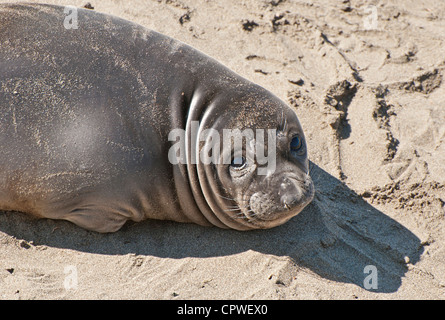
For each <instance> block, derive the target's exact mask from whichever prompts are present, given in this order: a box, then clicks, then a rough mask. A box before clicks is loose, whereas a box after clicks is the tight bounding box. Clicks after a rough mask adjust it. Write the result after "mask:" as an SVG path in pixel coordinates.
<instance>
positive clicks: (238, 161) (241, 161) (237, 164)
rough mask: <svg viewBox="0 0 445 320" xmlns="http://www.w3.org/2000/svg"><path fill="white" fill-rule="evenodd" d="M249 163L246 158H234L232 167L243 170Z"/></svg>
mask: <svg viewBox="0 0 445 320" xmlns="http://www.w3.org/2000/svg"><path fill="white" fill-rule="evenodd" d="M246 165H247V161H246V158H244V157H234V158H233V159H232V162H231V163H230V166H231V167H232V168H233V169H235V170H242V169H244V168H245V167H246Z"/></svg>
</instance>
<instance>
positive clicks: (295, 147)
mask: <svg viewBox="0 0 445 320" xmlns="http://www.w3.org/2000/svg"><path fill="white" fill-rule="evenodd" d="M302 147H303V141H302V140H301V138H300V137H299V136H295V137H293V138H292V141H291V142H290V151H293V152H298V151H300V150H301V148H302Z"/></svg>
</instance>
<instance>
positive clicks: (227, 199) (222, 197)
mask: <svg viewBox="0 0 445 320" xmlns="http://www.w3.org/2000/svg"><path fill="white" fill-rule="evenodd" d="M215 194H216V195H217V196H219V197H221V198H223V199H226V200H231V201H236V200H235V199H233V198H228V197H224V196H222V195H220V194H218V193H215Z"/></svg>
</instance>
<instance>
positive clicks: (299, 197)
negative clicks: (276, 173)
mask: <svg viewBox="0 0 445 320" xmlns="http://www.w3.org/2000/svg"><path fill="white" fill-rule="evenodd" d="M313 194H314V188H313V183H312V180H311V178H310V177H309V176H306V177H305V178H304V179H297V178H293V177H286V178H284V179H283V182H282V183H281V185H280V190H279V191H278V195H279V196H280V202H281V205H282V206H283V207H284V208H285V209H286V210H288V211H292V210H298V211H301V209H303V207H304V206H305V205H306V204H307V203H309V202H310V201H311V200H312V198H313Z"/></svg>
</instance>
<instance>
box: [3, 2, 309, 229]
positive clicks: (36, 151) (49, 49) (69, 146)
mask: <svg viewBox="0 0 445 320" xmlns="http://www.w3.org/2000/svg"><path fill="white" fill-rule="evenodd" d="M68 9H69V10H67V7H62V6H54V5H38V4H2V5H0V88H1V91H0V148H1V151H0V152H1V153H0V209H1V210H4V211H21V212H26V213H30V214H33V215H35V216H38V217H43V218H50V219H65V220H68V221H71V222H73V223H75V224H77V225H79V226H81V227H83V228H86V229H89V230H94V231H97V232H114V231H116V230H118V229H119V228H120V227H121V226H122V225H123V224H124V223H125V222H126V221H127V220H133V221H136V222H138V221H141V220H144V219H148V218H150V219H164V220H174V221H179V222H193V223H197V224H200V225H205V226H209V225H214V226H218V227H221V228H232V229H236V230H251V229H264V228H271V227H274V226H277V225H280V224H282V223H284V222H286V221H287V220H289V219H290V218H291V217H293V216H295V215H296V214H298V213H299V212H300V211H301V210H302V209H303V208H304V207H305V206H306V205H307V204H308V203H309V202H310V201H311V200H312V198H313V194H314V188H313V184H312V180H311V178H310V177H309V173H308V160H307V145H306V140H305V137H304V134H303V130H302V128H301V125H300V123H299V121H298V119H297V115H296V113H295V112H294V111H293V110H292V109H291V108H290V107H288V106H287V105H286V104H285V103H284V102H283V101H281V100H280V99H278V98H277V97H276V96H274V95H273V94H272V93H270V92H269V91H267V90H265V89H264V88H262V87H260V86H258V85H255V84H253V83H251V82H249V81H248V80H246V79H244V78H242V77H240V76H239V75H237V74H235V73H234V72H232V71H231V70H229V69H228V68H226V67H225V66H223V65H222V64H220V63H219V62H217V61H216V60H214V59H212V58H210V57H208V56H207V55H205V54H203V53H201V52H199V51H197V50H196V49H194V48H192V47H190V46H188V45H186V44H184V43H182V42H180V41H177V40H174V39H172V38H169V37H167V36H164V35H161V34H159V33H157V32H155V31H151V30H148V29H146V28H144V27H142V26H140V25H137V24H134V23H132V22H129V21H126V20H123V19H120V18H117V17H113V16H110V15H106V14H100V13H97V12H94V11H91V10H86V9H80V8H79V9H73V8H71V9H70V8H68ZM73 14H75V16H73ZM67 19H68V21H67ZM69 19H71V20H69ZM74 22H75V24H74ZM74 25H75V27H73V26H74ZM193 127H195V128H194V130H192V129H193ZM176 129H178V130H183V132H184V137H183V140H184V139H185V141H182V142H181V137H180V135H179V136H178V137H179V138H178V137H176V138H175V137H173V138H172V139H170V138H171V137H170V138H169V136H171V133H172V132H173V131H172V130H176ZM210 129H211V130H212V131H207V132H211V133H212V134H211V135H209V136H210V137H212V139H216V138H215V135H214V134H215V133H216V134H219V133H222V132H225V131H224V130H229V132H231V131H230V130H232V131H233V132H235V133H234V134H232V136H231V137H230V138H229V140H230V141H231V143H230V144H229V145H228V146H227V144H225V145H224V144H220V143H217V141H215V140H213V143H212V139H210V138H208V137H207V138H204V139H201V138H200V137H201V133H203V132H204V131H205V130H210ZM245 129H249V130H252V132H254V134H255V136H254V137H251V136H248V135H245V136H241V139H243V142H245V143H242V147H240V148H238V149H237V150H235V147H234V146H235V143H232V142H233V141H234V140H235V139H237V137H238V136H239V134H240V132H241V134H242V133H243V132H245V131H244V130H245ZM260 129H261V130H268V131H267V132H268V133H267V134H268V135H267V136H268V137H269V138H273V139H274V140H270V141H273V143H272V142H271V143H269V140H268V139H266V138H264V143H262V144H258V146H261V147H262V148H263V151H264V153H266V151H268V152H272V151H276V152H275V154H276V157H275V159H274V161H275V163H274V166H271V167H270V168H269V167H266V168H264V165H263V166H260V164H259V163H258V162H256V160H255V158H252V157H251V156H249V155H248V152H247V151H248V149H249V148H251V147H252V145H253V143H252V142H254V140H255V138H256V139H257V140H259V139H258V136H259V134H258V135H257V132H260V131H259V130H260ZM237 130H238V131H237ZM270 133H272V135H271V134H270ZM263 136H264V135H263ZM266 140H267V141H266ZM209 143H212V148H211V149H209V148H208V144H209ZM178 145H179V147H184V148H185V156H184V155H183V158H182V160H184V158H185V160H189V161H176V163H175V161H174V159H173V160H172V159H170V158H169V154H170V155H171V154H176V153H177V152H176V151H178V150H179V149H180V148H178V150H176V149H175V148H173V147H175V146H178ZM213 147H214V148H213ZM172 148H173V149H172ZM267 148H269V150H268V149H267ZM274 148H275V149H274ZM171 150H174V151H173V152H172V151H171ZM203 150H207V151H209V152H208V153H207V155H208V156H210V157H214V158H213V159H215V158H217V157H218V156H219V155H217V153H218V151H219V152H220V153H221V157H222V156H223V155H224V156H226V155H227V154H229V155H232V158H231V161H229V162H230V163H225V162H220V163H218V162H217V161H214V162H212V161H210V162H208V163H204V161H201V158H199V159H197V161H192V160H193V159H192V154H193V151H197V152H200V151H203ZM179 151H180V150H179ZM179 151H178V152H179ZM213 152H214V153H215V154H213ZM179 153H180V152H179ZM204 154H205V153H204ZM249 154H250V153H249ZM179 157H180V155H178V159H179ZM229 158H230V157H229ZM225 159H226V158H225ZM176 160H177V159H176ZM195 160H196V159H195ZM260 167H261V168H263V169H264V172H263V174H261V175H260V174H258V171H259V169H260ZM268 168H269V169H270V170H269V169H268Z"/></svg>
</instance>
